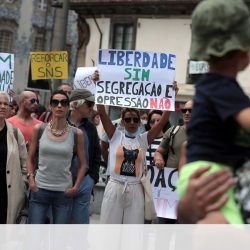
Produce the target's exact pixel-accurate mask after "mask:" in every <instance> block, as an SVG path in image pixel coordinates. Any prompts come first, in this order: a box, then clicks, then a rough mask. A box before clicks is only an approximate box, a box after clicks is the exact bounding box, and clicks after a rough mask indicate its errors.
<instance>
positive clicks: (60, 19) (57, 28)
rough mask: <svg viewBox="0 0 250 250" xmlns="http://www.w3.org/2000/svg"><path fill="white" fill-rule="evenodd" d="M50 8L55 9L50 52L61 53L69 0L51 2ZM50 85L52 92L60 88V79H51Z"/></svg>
mask: <svg viewBox="0 0 250 250" xmlns="http://www.w3.org/2000/svg"><path fill="white" fill-rule="evenodd" d="M52 6H53V7H56V10H55V19H54V20H55V21H54V28H53V38H52V51H62V50H65V45H66V39H67V24H68V12H69V0H58V1H52ZM51 84H52V86H51V87H52V91H54V90H56V89H57V88H58V87H59V86H60V84H61V79H53V80H52V82H51Z"/></svg>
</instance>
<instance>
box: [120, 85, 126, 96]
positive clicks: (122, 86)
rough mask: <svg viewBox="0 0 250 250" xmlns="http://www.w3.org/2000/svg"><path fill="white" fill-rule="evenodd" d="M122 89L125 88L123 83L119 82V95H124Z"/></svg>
mask: <svg viewBox="0 0 250 250" xmlns="http://www.w3.org/2000/svg"><path fill="white" fill-rule="evenodd" d="M124 87H125V83H124V82H120V94H123V95H124Z"/></svg>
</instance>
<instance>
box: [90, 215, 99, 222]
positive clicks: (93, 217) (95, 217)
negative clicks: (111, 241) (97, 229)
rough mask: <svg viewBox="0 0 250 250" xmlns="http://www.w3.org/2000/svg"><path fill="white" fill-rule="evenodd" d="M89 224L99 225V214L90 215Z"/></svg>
mask: <svg viewBox="0 0 250 250" xmlns="http://www.w3.org/2000/svg"><path fill="white" fill-rule="evenodd" d="M90 224H100V214H91V216H90Z"/></svg>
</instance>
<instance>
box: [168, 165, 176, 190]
mask: <svg viewBox="0 0 250 250" xmlns="http://www.w3.org/2000/svg"><path fill="white" fill-rule="evenodd" d="M175 172H178V169H177V168H175V169H174V170H173V171H172V172H171V173H170V174H169V176H168V186H169V187H170V188H171V189H172V191H173V192H174V191H175V189H176V186H174V185H172V177H173V175H174V173H175Z"/></svg>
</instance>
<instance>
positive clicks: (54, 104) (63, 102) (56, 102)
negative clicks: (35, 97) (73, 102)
mask: <svg viewBox="0 0 250 250" xmlns="http://www.w3.org/2000/svg"><path fill="white" fill-rule="evenodd" d="M59 103H60V104H61V106H62V107H64V108H65V107H67V106H69V101H68V100H67V99H62V100H57V99H52V100H51V101H50V105H51V106H52V107H54V108H55V107H57V106H58V105H59Z"/></svg>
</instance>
